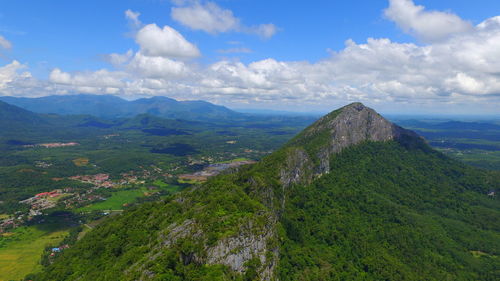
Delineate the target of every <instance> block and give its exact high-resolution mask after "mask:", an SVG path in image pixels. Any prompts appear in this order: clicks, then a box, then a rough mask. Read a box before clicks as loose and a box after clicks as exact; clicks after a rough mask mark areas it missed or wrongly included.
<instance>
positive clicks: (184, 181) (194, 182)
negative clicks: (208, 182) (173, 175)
mask: <svg viewBox="0 0 500 281" xmlns="http://www.w3.org/2000/svg"><path fill="white" fill-rule="evenodd" d="M177 181H178V182H179V183H187V184H200V183H202V181H197V180H183V179H178V180H177Z"/></svg>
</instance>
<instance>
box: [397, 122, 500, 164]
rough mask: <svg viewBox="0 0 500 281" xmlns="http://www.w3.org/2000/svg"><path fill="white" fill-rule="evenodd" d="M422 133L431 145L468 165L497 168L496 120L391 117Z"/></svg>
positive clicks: (499, 148) (499, 131)
mask: <svg viewBox="0 0 500 281" xmlns="http://www.w3.org/2000/svg"><path fill="white" fill-rule="evenodd" d="M395 121H396V122H397V123H398V124H399V125H401V126H403V127H405V128H408V129H411V130H414V131H416V132H417V133H419V134H420V135H422V136H424V137H425V138H426V139H427V140H428V141H429V144H430V145H431V146H433V147H434V148H436V149H438V150H440V151H441V152H443V153H445V154H447V155H449V156H451V157H453V158H455V159H458V160H460V161H463V162H464V163H467V164H469V165H473V166H476V167H480V168H485V169H490V170H500V138H499V136H500V125H499V123H498V121H496V122H495V121H477V122H474V121H467V122H463V121H462V122H461V121H449V120H442V119H436V120H434V119H426V120H406V119H402V120H395Z"/></svg>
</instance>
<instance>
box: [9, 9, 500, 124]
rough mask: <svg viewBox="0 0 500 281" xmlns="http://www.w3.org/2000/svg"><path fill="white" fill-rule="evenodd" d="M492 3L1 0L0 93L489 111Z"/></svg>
mask: <svg viewBox="0 0 500 281" xmlns="http://www.w3.org/2000/svg"><path fill="white" fill-rule="evenodd" d="M126 11H129V13H128V16H127V15H126ZM498 14H500V3H499V2H498V1H494V0H477V1H474V2H471V1H466V0H462V1H437V0H434V1H428V0H427V1H420V0H414V1H412V0H392V1H387V0H373V1H281V0H280V1H255V0H253V1H252V0H227V1H215V2H211V1H182V0H177V1H161V0H148V1H145V0H123V1H93V0H86V1H76V0H75V1H64V0H51V1H49V0H46V1H40V0H30V1H27V0H18V1H6V0H1V1H0V36H1V37H0V95H12V96H41V95H48V94H72V93H81V92H83V93H94V94H115V95H118V96H122V97H125V98H136V97H144V96H154V95H166V96H171V97H173V98H177V99H204V100H208V101H212V102H215V103H219V104H224V105H228V106H230V107H233V108H251V107H253V108H269V109H279V110H299V111H316V110H318V111H323V110H328V109H333V108H334V107H336V106H340V105H342V104H344V103H347V102H351V101H358V100H360V101H362V102H365V103H367V104H369V105H372V106H374V107H376V108H380V109H381V110H383V111H386V112H391V113H402V112H403V113H404V112H408V113H418V112H420V111H422V112H428V113H439V112H442V111H443V108H444V111H446V113H453V114H456V113H469V114H478V113H484V114H494V113H498V112H497V111H498V110H497V107H500V102H499V95H500V81H499V79H500V78H499V76H498V74H495V73H500V69H499V66H498V64H497V62H498V61H499V60H500V55H497V54H498V52H495V47H498V50H500V45H499V44H500V40H496V39H499V38H500V19H498V18H495V16H498ZM130 15H133V16H130ZM134 15H135V19H134ZM488 20H489V21H488ZM497 21H498V22H497ZM484 22H486V23H487V24H483V25H481V23H484ZM165 26H167V27H168V29H165V28H164V27H165ZM141 34H142V37H140V36H141ZM172 34H173V35H172ZM172 36H173V37H172ZM139 38H141V39H139ZM155 38H160V39H158V40H157V39H155ZM162 38H163V39H162ZM370 38H371V39H370ZM2 40H3V41H2ZM148 40H149V41H148ZM348 40H350V41H348ZM485 40H486V41H487V42H486V43H484V42H485ZM2 42H4V43H3V44H2ZM346 42H347V43H346ZM155 44H156V45H155ZM167 45H168V46H167ZM478 46H479V48H481V49H480V50H478V51H477V52H476V50H477V48H478ZM176 48H177V49H176ZM445 50H446V51H445ZM127 52H128V54H127ZM472 53H473V54H472ZM112 54H114V57H113V55H112ZM112 58H115V59H112ZM118 58H119V59H118ZM462 58H465V59H463V60H462ZM483 61H484V62H483ZM424 62H425V63H424ZM481 62H482V63H481ZM433 63H434V64H433ZM392 64H394V65H392ZM495 64H496V66H495ZM401 70H403V71H401Z"/></svg>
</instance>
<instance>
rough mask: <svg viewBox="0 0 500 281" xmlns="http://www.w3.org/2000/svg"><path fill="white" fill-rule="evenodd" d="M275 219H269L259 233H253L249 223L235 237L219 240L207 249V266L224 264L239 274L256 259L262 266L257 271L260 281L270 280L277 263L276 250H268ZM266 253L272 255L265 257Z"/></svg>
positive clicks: (273, 236)
mask: <svg viewBox="0 0 500 281" xmlns="http://www.w3.org/2000/svg"><path fill="white" fill-rule="evenodd" d="M275 224H276V219H271V218H270V219H269V224H267V225H266V226H265V227H264V228H263V229H261V230H260V231H259V232H260V233H255V229H253V228H254V226H253V225H252V223H251V222H250V223H249V224H248V225H246V226H243V227H242V229H241V231H240V233H239V234H238V235H237V236H232V237H228V238H225V239H222V240H219V241H218V243H217V244H216V245H215V246H213V247H210V248H208V249H207V260H206V263H207V264H224V265H227V266H229V267H230V268H231V269H232V270H234V271H236V272H240V273H244V272H245V271H246V269H247V268H246V263H247V262H248V261H250V260H251V259H253V258H258V259H259V260H260V264H261V265H262V266H261V268H260V270H259V276H260V280H271V279H272V276H273V274H274V269H275V267H276V265H277V262H278V249H277V248H274V249H272V248H269V245H270V244H272V243H270V242H271V240H272V239H274V238H275V235H276V232H275ZM268 252H271V253H273V255H271V256H269V255H267V253H268Z"/></svg>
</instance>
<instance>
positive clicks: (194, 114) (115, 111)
mask: <svg viewBox="0 0 500 281" xmlns="http://www.w3.org/2000/svg"><path fill="white" fill-rule="evenodd" d="M0 101H4V102H7V103H9V104H12V105H15V106H18V107H21V108H24V109H27V110H30V111H33V112H36V113H55V114H61V115H93V116H96V117H101V118H118V117H133V116H135V115H138V114H144V113H147V114H151V115H155V116H159V117H164V118H171V119H186V120H200V121H206V120H221V119H226V118H236V117H241V116H242V114H240V113H237V112H234V111H232V110H230V109H228V108H226V107H223V106H218V105H214V104H211V103H208V102H205V101H176V100H174V99H170V98H166V97H152V98H147V99H146V98H143V99H138V100H134V101H127V100H124V99H121V98H119V97H115V96H111V95H68V96H47V97H41V98H17V97H0Z"/></svg>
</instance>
